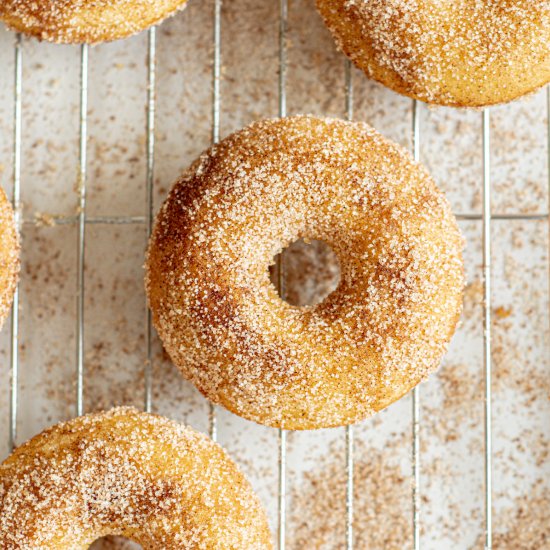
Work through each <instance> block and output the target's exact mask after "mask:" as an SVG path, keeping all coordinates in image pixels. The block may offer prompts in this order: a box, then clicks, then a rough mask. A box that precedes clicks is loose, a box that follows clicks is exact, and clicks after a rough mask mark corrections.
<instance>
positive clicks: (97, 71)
mask: <svg viewBox="0 0 550 550" xmlns="http://www.w3.org/2000/svg"><path fill="white" fill-rule="evenodd" d="M212 16H213V1H212V0H204V1H200V0H192V1H191V2H190V5H189V6H188V8H187V9H186V10H185V11H184V12H182V13H181V14H179V15H178V16H176V17H175V18H173V19H171V20H170V21H168V22H166V23H165V24H163V25H162V26H161V27H160V29H159V31H158V48H157V51H158V74H157V77H158V83H157V92H158V103H157V147H156V157H155V160H156V173H155V202H156V207H158V206H159V205H160V203H161V201H162V199H163V198H164V197H165V196H166V193H167V191H168V189H169V188H170V186H171V183H172V182H173V181H174V180H175V178H176V177H177V176H178V174H179V173H180V172H181V170H182V169H183V168H184V167H186V166H187V165H188V164H189V163H190V162H191V161H192V160H193V159H194V158H195V157H196V155H197V154H198V153H200V152H201V151H202V150H203V149H205V148H206V147H207V146H208V145H209V141H210V131H211V116H210V110H211V105H210V99H211V95H210V93H211V87H210V86H211V57H212V21H213V17H212ZM278 17H279V7H278V3H277V2H274V1H271V2H268V1H264V2H258V1H257V0H232V1H231V2H226V3H225V4H224V7H223V13H222V65H223V70H222V72H223V82H222V87H221V94H222V104H221V135H222V136H225V135H227V134H228V133H229V132H231V131H233V130H236V129H238V128H240V127H241V126H243V125H244V124H247V123H249V122H250V121H252V120H255V119H258V118H260V117H262V116H275V115H276V114H277V78H278V74H277V70H278V57H277V56H278V29H279V19H278ZM289 25H290V28H289V52H288V53H289V71H288V112H289V114H291V113H298V112H300V113H314V114H323V115H331V116H343V115H344V58H343V57H342V55H341V54H339V53H338V52H337V51H336V49H335V47H334V44H333V41H332V38H331V36H330V34H329V33H328V31H327V30H326V29H325V28H324V26H323V24H322V22H321V19H320V17H319V16H318V15H317V13H316V12H315V8H314V3H313V1H312V0H292V1H291V2H290V10H289ZM13 41H14V36H13V34H11V33H10V32H8V31H6V30H4V29H0V74H1V75H2V76H1V79H0V182H1V185H2V186H3V188H4V189H5V190H6V191H7V192H8V193H9V192H10V190H11V185H12V178H11V175H12V148H13V141H12V130H13V115H12V111H13V63H14V56H13V47H12V46H13ZM146 49H147V40H146V35H145V34H142V35H140V36H137V37H134V38H132V39H130V40H127V41H124V42H119V43H113V44H107V45H101V46H97V47H94V48H92V49H91V51H90V91H89V144H88V151H89V163H88V174H89V178H88V204H87V213H88V215H90V216H98V215H102V216H103V215H106V216H109V215H128V216H143V215H144V214H145V105H146ZM353 76H354V84H355V105H354V107H355V118H357V119H360V120H365V121H367V122H369V123H370V124H372V125H373V126H375V127H376V128H377V129H378V130H379V131H381V132H382V133H383V134H385V135H386V136H388V137H390V138H392V139H394V140H396V141H397V142H399V143H401V144H402V145H404V146H405V147H408V148H410V147H411V101H410V100H409V99H407V98H403V97H399V96H397V95H396V94H394V93H393V92H390V91H388V90H386V89H384V88H383V87H381V86H379V85H377V84H375V83H372V82H369V81H367V80H366V78H365V77H364V76H363V75H362V74H359V73H358V72H355V71H354V74H353ZM78 86H79V49H78V47H69V46H55V45H50V44H40V43H38V42H37V41H34V40H28V41H27V40H26V41H25V42H24V56H23V90H24V95H23V164H22V200H23V216H24V219H25V222H26V223H25V224H24V227H23V231H22V236H23V258H22V279H21V304H20V315H21V317H20V323H21V326H20V332H21V340H20V345H21V363H20V386H19V395H20V406H19V425H18V428H19V431H18V441H19V442H22V441H23V440H25V439H27V438H29V437H31V436H32V435H33V434H35V433H36V432H38V431H40V430H41V429H43V428H45V427H46V426H48V425H49V424H51V423H54V422H57V421H59V420H61V419H65V418H68V417H70V416H71V415H72V414H73V412H74V403H75V399H74V393H75V392H74V390H75V383H74V381H75V376H74V369H75V311H76V310H75V303H76V302H75V300H76V298H75V291H76V235H77V234H76V227H75V226H67V225H59V224H56V223H55V216H57V215H60V216H70V215H74V214H75V212H76V204H77V195H76V192H75V182H76V173H77V163H78V107H79V103H78V100H79V87H78ZM546 109H547V104H546V91H541V92H539V93H537V94H535V95H533V96H531V97H529V98H526V99H523V100H521V101H518V102H516V103H514V104H512V105H508V106H502V107H497V108H493V109H492V110H491V131H492V149H491V152H492V172H491V176H492V183H493V194H492V199H493V211H494V213H497V214H503V213H508V214H509V213H515V214H525V213H545V212H547V211H548V172H547V170H548V168H547V134H546V131H547V127H546V125H547V120H546V116H547V113H546ZM420 116H421V158H422V161H423V162H424V163H425V164H426V165H427V166H428V167H429V169H430V170H431V172H432V173H433V175H434V177H435V178H436V180H437V182H438V184H439V185H440V187H441V188H442V189H443V190H444V191H445V192H446V193H447V196H448V197H449V199H450V201H451V203H452V205H453V209H454V211H455V212H456V213H461V214H471V213H474V214H480V212H481V184H482V172H481V169H482V166H481V160H482V157H481V113H480V112H478V111H456V110H451V109H443V108H429V107H427V106H425V105H422V106H421V109H420ZM52 216H53V218H52ZM36 222H38V223H36ZM460 225H461V228H462V230H463V232H464V235H465V237H466V239H467V248H466V251H465V259H466V269H467V276H468V288H467V291H466V298H465V311H464V316H463V320H462V324H461V327H460V329H459V330H458V332H457V334H456V336H455V338H454V340H453V343H452V345H451V349H450V351H449V353H448V355H447V356H446V357H445V360H444V361H443V364H442V367H441V369H440V370H439V372H438V373H437V374H436V375H434V376H432V378H431V379H430V380H429V381H428V382H426V383H424V384H423V385H422V386H421V417H422V424H421V439H422V446H421V447H422V448H421V468H422V470H421V475H422V487H421V497H422V512H421V513H422V516H421V522H422V547H423V548H425V549H430V550H431V549H434V550H435V549H437V550H440V549H467V548H482V547H483V541H482V532H483V424H482V419H483V381H482V374H483V372H482V369H483V360H482V351H483V333H482V280H481V275H482V272H481V222H480V221H462V222H460ZM145 237H146V235H145V227H144V226H142V225H128V226H116V227H115V226H109V225H92V226H89V227H88V229H87V235H86V295H85V305H86V307H85V319H86V332H85V366H86V383H85V408H86V410H87V411H91V410H97V409H100V408H105V407H110V406H112V405H115V404H133V405H136V406H138V407H140V406H142V403H143V388H144V383H143V367H144V361H145V350H144V328H145V323H144V320H145V309H144V307H145V306H144V304H145V298H144V293H143V284H142V277H143V270H142V264H143V252H144V247H145ZM492 237H493V285H494V296H493V303H492V304H491V307H492V310H493V313H494V315H493V337H494V350H493V359H494V380H493V389H494V441H493V443H494V455H493V456H494V497H495V498H494V530H495V545H494V547H495V548H498V549H510V550H511V549H519V548H526V549H533V550H539V549H540V548H545V547H549V546H550V525H549V523H548V520H547V514H548V509H549V506H550V502H549V497H548V494H549V491H550V461H549V460H548V450H549V446H548V443H549V441H550V434H549V429H548V426H549V425H550V402H549V399H548V396H549V391H548V390H549V386H548V368H549V366H550V365H549V360H548V342H549V332H548V326H549V319H548V305H549V304H548V271H549V265H548V249H549V242H548V221H547V220H530V221H521V220H518V221H504V220H495V221H494V223H493V232H492ZM310 252H311V250H310V251H309V252H308V251H306V252H305V254H306V256H307V258H311V255H310ZM299 257H300V254H294V255H293V256H292V265H295V264H296V265H297V264H299V263H300V262H299ZM321 258H323V256H321ZM313 261H317V260H315V256H314V257H313ZM321 263H323V262H322V261H321ZM323 268H324V269H325V271H326V269H327V266H326V265H325V266H321V267H320V269H323ZM329 268H330V266H329ZM298 271H299V270H297V271H296V272H295V274H294V275H293V273H292V269H291V273H290V282H289V284H290V285H291V289H293V292H295V293H296V294H300V292H302V293H303V294H304V295H307V296H311V294H312V292H313V291H314V290H315V289H314V288H313V287H312V286H311V282H310V283H307V281H306V282H304V281H303V280H302V279H303V278H300V277H298V276H297V275H296V273H298ZM328 273H329V275H330V273H331V271H330V269H328ZM319 281H320V282H319V284H320V285H321V286H322V285H324V284H325V283H326V282H327V279H326V277H322V276H321V277H320V278H319ZM0 359H1V361H2V365H3V366H2V368H1V369H0V388H2V391H1V392H0V455H1V456H6V455H7V453H8V419H9V406H8V405H9V327H8V326H5V327H4V329H3V331H2V335H1V338H0ZM153 406H154V410H155V411H157V412H159V413H162V414H166V415H169V416H171V417H174V418H177V419H179V420H182V421H185V422H188V423H190V424H191V425H193V426H194V427H196V428H198V429H200V430H203V431H206V430H207V428H208V404H207V403H206V401H205V400H204V399H203V398H202V397H201V396H200V395H199V394H198V392H197V391H196V390H195V389H194V388H193V387H192V386H191V385H190V384H188V383H187V382H186V381H184V380H183V379H182V378H181V377H180V375H179V373H178V372H177V371H176V369H175V368H174V367H173V366H172V365H171V364H170V363H169V361H168V360H167V358H166V356H165V355H163V353H162V349H161V347H160V345H159V344H158V342H156V343H155V364H154V401H153ZM218 417H219V440H220V443H221V444H222V445H224V446H225V447H227V449H228V450H229V451H230V452H231V454H232V455H233V456H234V457H235V459H236V460H237V462H238V463H239V464H240V465H241V466H242V468H243V469H244V470H245V471H246V473H247V474H248V476H249V478H250V480H251V482H252V484H253V486H254V488H255V489H256V491H257V492H258V493H259V495H260V497H261V499H262V501H263V503H264V505H265V506H266V508H267V509H268V512H269V515H270V521H271V525H272V528H273V531H274V532H275V530H276V524H277V506H276V500H277V499H276V497H277V462H276V460H277V433H276V431H275V430H271V429H268V428H264V427H261V426H257V425H254V424H251V423H249V422H246V421H244V420H241V419H239V418H237V417H235V416H233V415H231V414H230V413H228V412H226V411H222V410H219V412H218ZM356 434H357V440H358V441H357V448H356V454H355V458H356V462H357V468H356V520H355V531H356V547H357V548H360V549H363V548H371V549H382V548H383V549H393V548H395V549H402V548H410V547H412V538H411V535H412V531H411V519H410V514H411V496H410V483H409V480H410V472H411V465H410V455H411V398H410V396H407V397H405V398H404V399H402V400H401V401H400V402H398V403H396V404H394V405H392V406H391V407H390V408H389V409H387V410H386V411H384V412H383V413H381V414H379V415H378V416H376V417H375V418H373V419H371V420H369V421H367V422H364V423H362V424H360V425H359V426H358V427H357V429H356ZM288 439H289V448H288V464H289V477H288V484H289V498H288V533H287V547H288V548H291V549H296V550H297V549H309V548H312V549H317V548H319V549H321V548H322V549H339V548H343V547H344V541H345V532H344V518H345V483H344V482H345V472H344V459H345V457H344V429H343V428H342V429H334V430H322V431H317V432H303V433H290V434H289V437H288ZM115 544H119V543H115V542H114V541H103V543H102V547H103V548H110V547H113V546H114V545H115Z"/></svg>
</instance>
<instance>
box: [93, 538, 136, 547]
mask: <svg viewBox="0 0 550 550" xmlns="http://www.w3.org/2000/svg"><path fill="white" fill-rule="evenodd" d="M142 549H143V546H141V544H138V543H137V542H134V541H133V540H130V539H127V538H126V537H114V536H108V537H101V538H99V539H97V540H96V541H94V542H93V543H92V544H91V545H90V549H89V550H142Z"/></svg>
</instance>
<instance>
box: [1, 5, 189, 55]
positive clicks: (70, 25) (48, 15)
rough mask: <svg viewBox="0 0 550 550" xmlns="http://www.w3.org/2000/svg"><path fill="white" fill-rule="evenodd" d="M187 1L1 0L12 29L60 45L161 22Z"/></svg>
mask: <svg viewBox="0 0 550 550" xmlns="http://www.w3.org/2000/svg"><path fill="white" fill-rule="evenodd" d="M186 2H187V0H154V1H152V0H0V20H2V21H4V23H5V24H6V25H7V26H8V27H9V28H11V29H13V30H15V31H18V32H22V33H25V34H28V35H30V36H34V37H36V38H39V39H41V40H48V41H50V42H57V43H59V44H82V43H88V44H95V43H98V42H107V41H111V40H118V39H120V38H126V37H128V36H131V35H133V34H136V33H138V32H140V31H142V30H144V29H146V28H148V27H150V26H152V25H155V24H156V23H160V22H161V21H163V20H164V19H166V18H167V17H169V16H170V15H173V14H174V13H176V11H177V10H179V9H182V8H183V7H185V4H186Z"/></svg>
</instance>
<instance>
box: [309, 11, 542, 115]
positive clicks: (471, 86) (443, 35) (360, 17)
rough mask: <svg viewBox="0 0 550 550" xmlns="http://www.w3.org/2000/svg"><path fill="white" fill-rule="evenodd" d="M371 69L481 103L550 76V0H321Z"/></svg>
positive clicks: (434, 94)
mask: <svg viewBox="0 0 550 550" xmlns="http://www.w3.org/2000/svg"><path fill="white" fill-rule="evenodd" d="M317 8H318V10H319V12H320V13H321V16H322V17H323V19H324V21H325V23H326V24H327V26H328V27H329V29H330V30H331V32H332V34H333V36H334V38H335V39H336V42H337V44H338V46H339V48H340V49H341V50H342V51H343V52H344V53H345V54H346V55H347V56H348V57H349V58H350V59H351V60H352V61H353V62H354V63H355V65H357V66H358V67H359V68H360V69H362V70H363V71H364V72H365V73H366V74H367V76H369V77H370V78H373V79H374V80H377V81H379V82H381V83H382V84H384V85H385V86H388V87H389V88H391V89H392V90H395V91H396V92H399V93H401V94H404V95H407V96H410V97H412V98H415V99H420V100H422V101H426V102H428V103H434V104H439V105H449V106H454V107H480V106H485V105H492V104H495V103H503V102H507V101H511V100H513V99H515V98H517V97H519V96H522V95H525V94H527V93H529V92H532V91H534V90H537V89H538V88H540V87H541V86H544V85H545V84H547V83H548V82H549V81H550V2H548V0H461V1H456V0H317Z"/></svg>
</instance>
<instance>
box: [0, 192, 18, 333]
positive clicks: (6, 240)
mask: <svg viewBox="0 0 550 550" xmlns="http://www.w3.org/2000/svg"><path fill="white" fill-rule="evenodd" d="M18 278H19V237H18V234H17V228H16V227H15V220H14V217H13V209H12V207H11V204H10V202H9V201H8V199H7V197H6V194H5V193H4V191H3V190H2V189H0V327H1V326H2V325H3V324H4V321H5V320H6V317H7V316H8V314H9V312H10V308H11V304H12V302H13V295H14V292H15V288H16V286H17V280H18Z"/></svg>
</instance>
